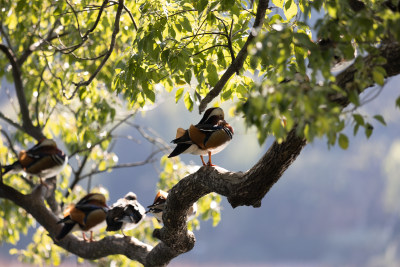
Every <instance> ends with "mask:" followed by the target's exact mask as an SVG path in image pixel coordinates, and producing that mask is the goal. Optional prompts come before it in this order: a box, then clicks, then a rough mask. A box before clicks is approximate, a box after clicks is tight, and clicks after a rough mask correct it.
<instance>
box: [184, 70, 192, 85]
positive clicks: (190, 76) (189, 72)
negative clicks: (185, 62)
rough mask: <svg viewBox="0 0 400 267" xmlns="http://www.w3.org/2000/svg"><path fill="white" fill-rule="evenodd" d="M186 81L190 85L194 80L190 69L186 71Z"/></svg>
mask: <svg viewBox="0 0 400 267" xmlns="http://www.w3.org/2000/svg"><path fill="white" fill-rule="evenodd" d="M184 76H185V81H186V82H187V83H188V84H190V81H191V80H192V71H191V70H190V69H188V70H187V71H185V75H184Z"/></svg>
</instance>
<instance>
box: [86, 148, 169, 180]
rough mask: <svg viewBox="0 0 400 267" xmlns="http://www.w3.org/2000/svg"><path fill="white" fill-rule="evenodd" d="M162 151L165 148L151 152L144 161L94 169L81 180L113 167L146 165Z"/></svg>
mask: <svg viewBox="0 0 400 267" xmlns="http://www.w3.org/2000/svg"><path fill="white" fill-rule="evenodd" d="M161 151H163V149H158V150H156V151H154V152H152V153H151V154H150V155H149V156H148V157H147V158H146V159H145V160H143V161H137V162H131V163H122V164H118V165H114V166H110V167H107V168H106V169H104V170H97V171H92V172H90V173H87V174H84V175H82V176H81V177H80V179H79V180H80V181H82V180H83V179H85V178H87V177H90V176H92V175H96V174H100V173H103V172H107V171H109V170H113V169H120V168H131V167H139V166H143V165H146V164H148V163H151V162H153V160H154V159H153V158H154V156H155V155H157V154H158V153H159V152H161Z"/></svg>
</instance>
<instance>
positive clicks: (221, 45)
mask: <svg viewBox="0 0 400 267" xmlns="http://www.w3.org/2000/svg"><path fill="white" fill-rule="evenodd" d="M215 47H228V45H224V44H216V45H213V46H210V47H207V48H204V49H203V50H200V51H199V52H197V53H194V54H193V55H191V57H194V56H197V55H198V54H201V53H203V52H204V51H207V50H210V49H213V48H215Z"/></svg>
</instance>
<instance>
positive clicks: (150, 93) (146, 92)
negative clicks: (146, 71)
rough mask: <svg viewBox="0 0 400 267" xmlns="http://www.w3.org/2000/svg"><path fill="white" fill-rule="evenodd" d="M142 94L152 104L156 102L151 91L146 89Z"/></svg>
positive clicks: (154, 95)
mask: <svg viewBox="0 0 400 267" xmlns="http://www.w3.org/2000/svg"><path fill="white" fill-rule="evenodd" d="M143 92H144V94H145V95H146V97H147V98H148V99H149V100H150V101H151V102H153V103H154V102H155V101H156V94H155V93H154V91H153V90H151V89H148V88H144V89H143Z"/></svg>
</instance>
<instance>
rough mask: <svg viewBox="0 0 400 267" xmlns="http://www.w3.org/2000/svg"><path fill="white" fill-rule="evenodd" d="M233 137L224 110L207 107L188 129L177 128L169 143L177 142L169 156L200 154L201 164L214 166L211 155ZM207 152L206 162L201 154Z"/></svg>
mask: <svg viewBox="0 0 400 267" xmlns="http://www.w3.org/2000/svg"><path fill="white" fill-rule="evenodd" d="M232 137H233V128H232V126H230V125H229V123H227V122H226V121H225V120H224V111H223V110H222V109H221V108H209V109H207V110H206V112H205V113H204V115H203V118H202V119H201V120H200V122H199V123H198V124H196V125H190V127H189V129H187V130H184V129H182V128H178V130H177V132H176V139H174V140H172V141H171V143H174V144H177V146H176V147H175V149H174V150H173V151H172V153H171V154H170V155H169V156H168V157H169V158H171V157H175V156H177V155H179V154H182V153H189V154H193V155H200V158H201V161H202V163H203V165H204V166H205V165H208V166H214V165H213V164H212V162H211V155H212V154H216V153H218V152H220V151H221V150H223V149H224V148H225V147H226V146H227V145H228V144H229V142H230V141H231V140H232ZM207 154H208V162H207V164H206V163H205V162H204V159H203V156H204V155H207Z"/></svg>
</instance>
